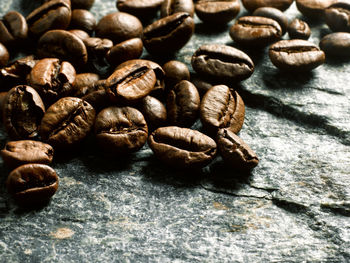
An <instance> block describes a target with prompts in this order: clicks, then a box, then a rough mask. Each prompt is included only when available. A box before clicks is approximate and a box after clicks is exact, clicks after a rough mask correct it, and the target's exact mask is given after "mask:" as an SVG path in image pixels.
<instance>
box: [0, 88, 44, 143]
mask: <svg viewBox="0 0 350 263" xmlns="http://www.w3.org/2000/svg"><path fill="white" fill-rule="evenodd" d="M44 113H45V106H44V103H43V101H42V100H41V98H40V96H39V94H38V93H37V92H36V91H35V90H34V89H33V88H31V87H29V86H24V85H23V86H16V87H14V88H12V89H11V90H10V91H9V92H8V93H7V96H6V99H5V102H4V106H3V122H4V126H5V128H6V131H7V134H8V135H9V136H10V138H12V139H15V140H18V139H30V138H36V137H37V135H38V128H39V125H40V121H41V119H42V117H43V116H44Z"/></svg>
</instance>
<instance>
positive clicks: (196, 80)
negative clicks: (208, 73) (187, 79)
mask: <svg viewBox="0 0 350 263" xmlns="http://www.w3.org/2000/svg"><path fill="white" fill-rule="evenodd" d="M191 82H192V83H193V85H195V86H196V88H197V90H198V92H199V95H200V96H201V97H203V95H204V94H205V93H207V91H208V90H209V89H210V88H211V87H213V86H214V83H215V82H214V81H213V80H212V79H211V78H210V79H209V78H205V77H203V76H201V75H199V74H198V73H195V74H191Z"/></svg>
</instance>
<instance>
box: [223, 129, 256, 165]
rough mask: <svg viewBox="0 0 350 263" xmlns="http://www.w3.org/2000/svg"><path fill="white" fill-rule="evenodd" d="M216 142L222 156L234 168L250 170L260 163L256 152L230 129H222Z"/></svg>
mask: <svg viewBox="0 0 350 263" xmlns="http://www.w3.org/2000/svg"><path fill="white" fill-rule="evenodd" d="M216 142H217V145H218V150H219V152H220V154H221V156H222V158H223V159H224V161H225V162H226V163H227V164H228V165H230V166H231V167H232V168H234V169H238V170H243V171H249V170H251V169H253V168H254V167H256V166H257V165H258V163H259V159H258V157H257V155H256V153H255V152H254V151H253V150H252V149H251V148H250V147H249V145H248V144H246V143H245V142H244V141H243V140H242V139H241V138H239V137H238V136H237V135H236V134H234V133H233V132H232V131H230V130H229V129H220V130H219V132H218V135H217V139H216Z"/></svg>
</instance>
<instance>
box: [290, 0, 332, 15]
mask: <svg viewBox="0 0 350 263" xmlns="http://www.w3.org/2000/svg"><path fill="white" fill-rule="evenodd" d="M337 1H338V0H296V4H297V8H298V9H299V11H300V12H301V13H302V14H303V15H304V16H307V17H311V18H314V19H315V18H323V17H324V11H325V9H326V8H327V7H329V6H330V5H331V4H334V3H336V2H337Z"/></svg>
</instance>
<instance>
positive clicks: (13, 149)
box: [1, 140, 54, 169]
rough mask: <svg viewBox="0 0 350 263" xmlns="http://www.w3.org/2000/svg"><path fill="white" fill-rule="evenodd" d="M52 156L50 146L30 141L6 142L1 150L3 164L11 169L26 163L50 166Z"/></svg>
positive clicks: (52, 151)
mask: <svg viewBox="0 0 350 263" xmlns="http://www.w3.org/2000/svg"><path fill="white" fill-rule="evenodd" d="M53 154H54V150H53V148H52V147H51V146H50V145H48V144H46V143H43V142H38V141H32V140H22V141H12V142H8V143H6V145H5V148H4V149H3V150H1V157H2V159H3V161H4V163H5V164H6V166H8V167H10V168H11V169H14V168H16V167H18V166H21V165H23V164H28V163H41V164H50V163H51V162H52V159H53Z"/></svg>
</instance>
